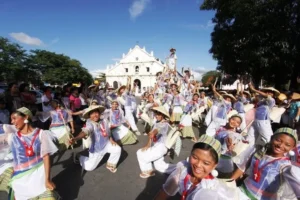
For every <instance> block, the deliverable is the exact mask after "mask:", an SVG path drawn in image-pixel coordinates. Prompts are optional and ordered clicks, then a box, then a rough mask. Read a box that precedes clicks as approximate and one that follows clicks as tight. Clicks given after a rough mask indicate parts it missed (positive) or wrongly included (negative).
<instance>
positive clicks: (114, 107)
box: [111, 102, 119, 110]
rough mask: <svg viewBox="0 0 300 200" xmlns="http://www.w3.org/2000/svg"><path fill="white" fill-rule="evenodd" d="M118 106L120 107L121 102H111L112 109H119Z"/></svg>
mask: <svg viewBox="0 0 300 200" xmlns="http://www.w3.org/2000/svg"><path fill="white" fill-rule="evenodd" d="M118 107H119V104H118V103H117V102H113V103H112V104H111V109H112V110H117V109H118Z"/></svg>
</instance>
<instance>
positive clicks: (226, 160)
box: [215, 127, 243, 178]
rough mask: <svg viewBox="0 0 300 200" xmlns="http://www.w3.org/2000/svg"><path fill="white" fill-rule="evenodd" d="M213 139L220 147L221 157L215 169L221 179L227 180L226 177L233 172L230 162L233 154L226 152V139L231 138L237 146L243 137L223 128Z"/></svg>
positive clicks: (232, 165) (232, 164)
mask: <svg viewBox="0 0 300 200" xmlns="http://www.w3.org/2000/svg"><path fill="white" fill-rule="evenodd" d="M215 138H216V139H217V140H218V141H219V142H220V143H221V145H222V151H221V157H220V159H219V163H218V166H217V167H216V169H217V170H218V171H219V172H221V174H222V175H223V176H224V177H222V178H228V177H227V176H231V174H232V172H233V171H234V163H233V161H232V157H233V156H235V155H234V152H232V151H229V150H228V148H227V144H226V139H227V138H231V139H232V143H233V144H237V143H239V142H241V141H242V140H243V137H242V136H241V135H240V134H239V133H237V132H235V131H231V130H226V129H225V128H224V127H221V128H220V129H219V130H218V131H217V134H216V136H215ZM219 177H220V176H219Z"/></svg>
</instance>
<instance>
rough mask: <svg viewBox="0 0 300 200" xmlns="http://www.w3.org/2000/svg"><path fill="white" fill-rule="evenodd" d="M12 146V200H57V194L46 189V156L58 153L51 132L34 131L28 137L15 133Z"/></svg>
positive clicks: (11, 142)
mask: <svg viewBox="0 0 300 200" xmlns="http://www.w3.org/2000/svg"><path fill="white" fill-rule="evenodd" d="M10 145H11V147H12V154H13V157H14V166H13V167H14V173H13V175H12V178H11V181H10V185H11V187H12V191H11V193H10V198H11V199H13V198H14V199H16V200H28V199H49V200H50V199H56V197H55V194H54V193H53V192H52V191H49V190H47V189H46V186H45V182H46V180H45V168H44V163H43V157H44V156H45V155H51V154H53V153H55V152H56V151H57V148H56V146H55V145H54V143H53V142H52V140H51V132H50V131H45V130H41V129H34V130H33V131H32V132H31V133H29V134H27V135H23V134H22V133H20V132H14V133H12V139H11V141H10ZM26 146H27V147H26Z"/></svg>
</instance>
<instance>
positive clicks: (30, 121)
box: [11, 111, 34, 127]
mask: <svg viewBox="0 0 300 200" xmlns="http://www.w3.org/2000/svg"><path fill="white" fill-rule="evenodd" d="M13 114H17V115H19V116H21V117H23V118H25V117H26V115H25V114H24V113H21V112H19V111H15V112H13V113H12V114H11V115H13ZM27 120H28V124H29V125H30V126H32V127H34V124H33V122H32V119H30V118H28V119H27Z"/></svg>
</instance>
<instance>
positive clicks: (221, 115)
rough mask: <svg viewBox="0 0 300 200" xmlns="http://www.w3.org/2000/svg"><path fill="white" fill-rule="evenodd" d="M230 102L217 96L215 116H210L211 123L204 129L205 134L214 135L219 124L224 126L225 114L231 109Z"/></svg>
mask: <svg viewBox="0 0 300 200" xmlns="http://www.w3.org/2000/svg"><path fill="white" fill-rule="evenodd" d="M231 109H232V108H231V102H228V101H226V100H224V98H223V97H220V98H219V102H218V108H217V110H216V115H215V117H213V118H212V121H211V123H210V124H209V126H208V127H207V129H206V134H207V135H209V136H211V137H214V136H215V135H216V132H217V130H218V129H219V128H220V127H221V126H225V125H226V122H227V114H228V113H229V112H230V111H231ZM212 113H213V111H212Z"/></svg>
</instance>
